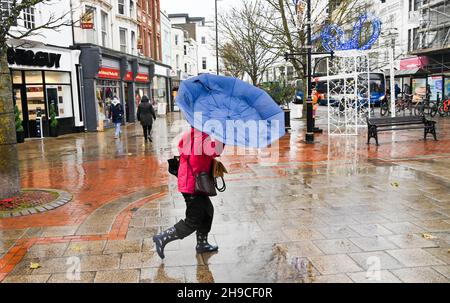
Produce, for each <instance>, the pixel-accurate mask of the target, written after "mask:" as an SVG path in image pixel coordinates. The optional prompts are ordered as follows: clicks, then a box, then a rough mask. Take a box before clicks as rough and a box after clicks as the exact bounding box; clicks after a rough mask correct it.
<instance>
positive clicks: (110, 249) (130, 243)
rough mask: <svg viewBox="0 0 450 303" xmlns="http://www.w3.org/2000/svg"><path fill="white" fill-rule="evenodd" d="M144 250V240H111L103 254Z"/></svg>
mask: <svg viewBox="0 0 450 303" xmlns="http://www.w3.org/2000/svg"><path fill="white" fill-rule="evenodd" d="M141 250H142V240H113V241H111V240H109V241H108V242H107V243H106V246H105V250H104V251H103V254H105V255H108V254H117V253H138V252H141Z"/></svg>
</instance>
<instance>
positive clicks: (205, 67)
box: [202, 57, 208, 69]
mask: <svg viewBox="0 0 450 303" xmlns="http://www.w3.org/2000/svg"><path fill="white" fill-rule="evenodd" d="M206 60H207V59H206V57H202V69H208V65H207V61H206Z"/></svg>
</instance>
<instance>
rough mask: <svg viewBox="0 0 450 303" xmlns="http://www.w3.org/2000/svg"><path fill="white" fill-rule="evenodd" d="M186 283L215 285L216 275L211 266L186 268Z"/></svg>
mask: <svg viewBox="0 0 450 303" xmlns="http://www.w3.org/2000/svg"><path fill="white" fill-rule="evenodd" d="M184 273H185V279H186V283H215V279H214V275H213V273H212V272H211V270H210V269H209V266H206V265H202V266H185V267H184Z"/></svg>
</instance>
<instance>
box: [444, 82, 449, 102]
mask: <svg viewBox="0 0 450 303" xmlns="http://www.w3.org/2000/svg"><path fill="white" fill-rule="evenodd" d="M444 94H445V99H449V98H450V78H445V83H444Z"/></svg>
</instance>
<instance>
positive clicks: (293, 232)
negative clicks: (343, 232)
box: [283, 228, 325, 241]
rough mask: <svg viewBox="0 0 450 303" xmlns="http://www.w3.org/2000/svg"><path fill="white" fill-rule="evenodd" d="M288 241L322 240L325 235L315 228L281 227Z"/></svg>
mask: <svg viewBox="0 0 450 303" xmlns="http://www.w3.org/2000/svg"><path fill="white" fill-rule="evenodd" d="M283 232H284V233H285V234H286V236H287V237H288V239H289V240H290V241H304V240H322V239H325V237H324V236H323V235H322V234H321V233H320V232H318V231H317V230H315V229H310V228H295V229H283Z"/></svg>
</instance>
